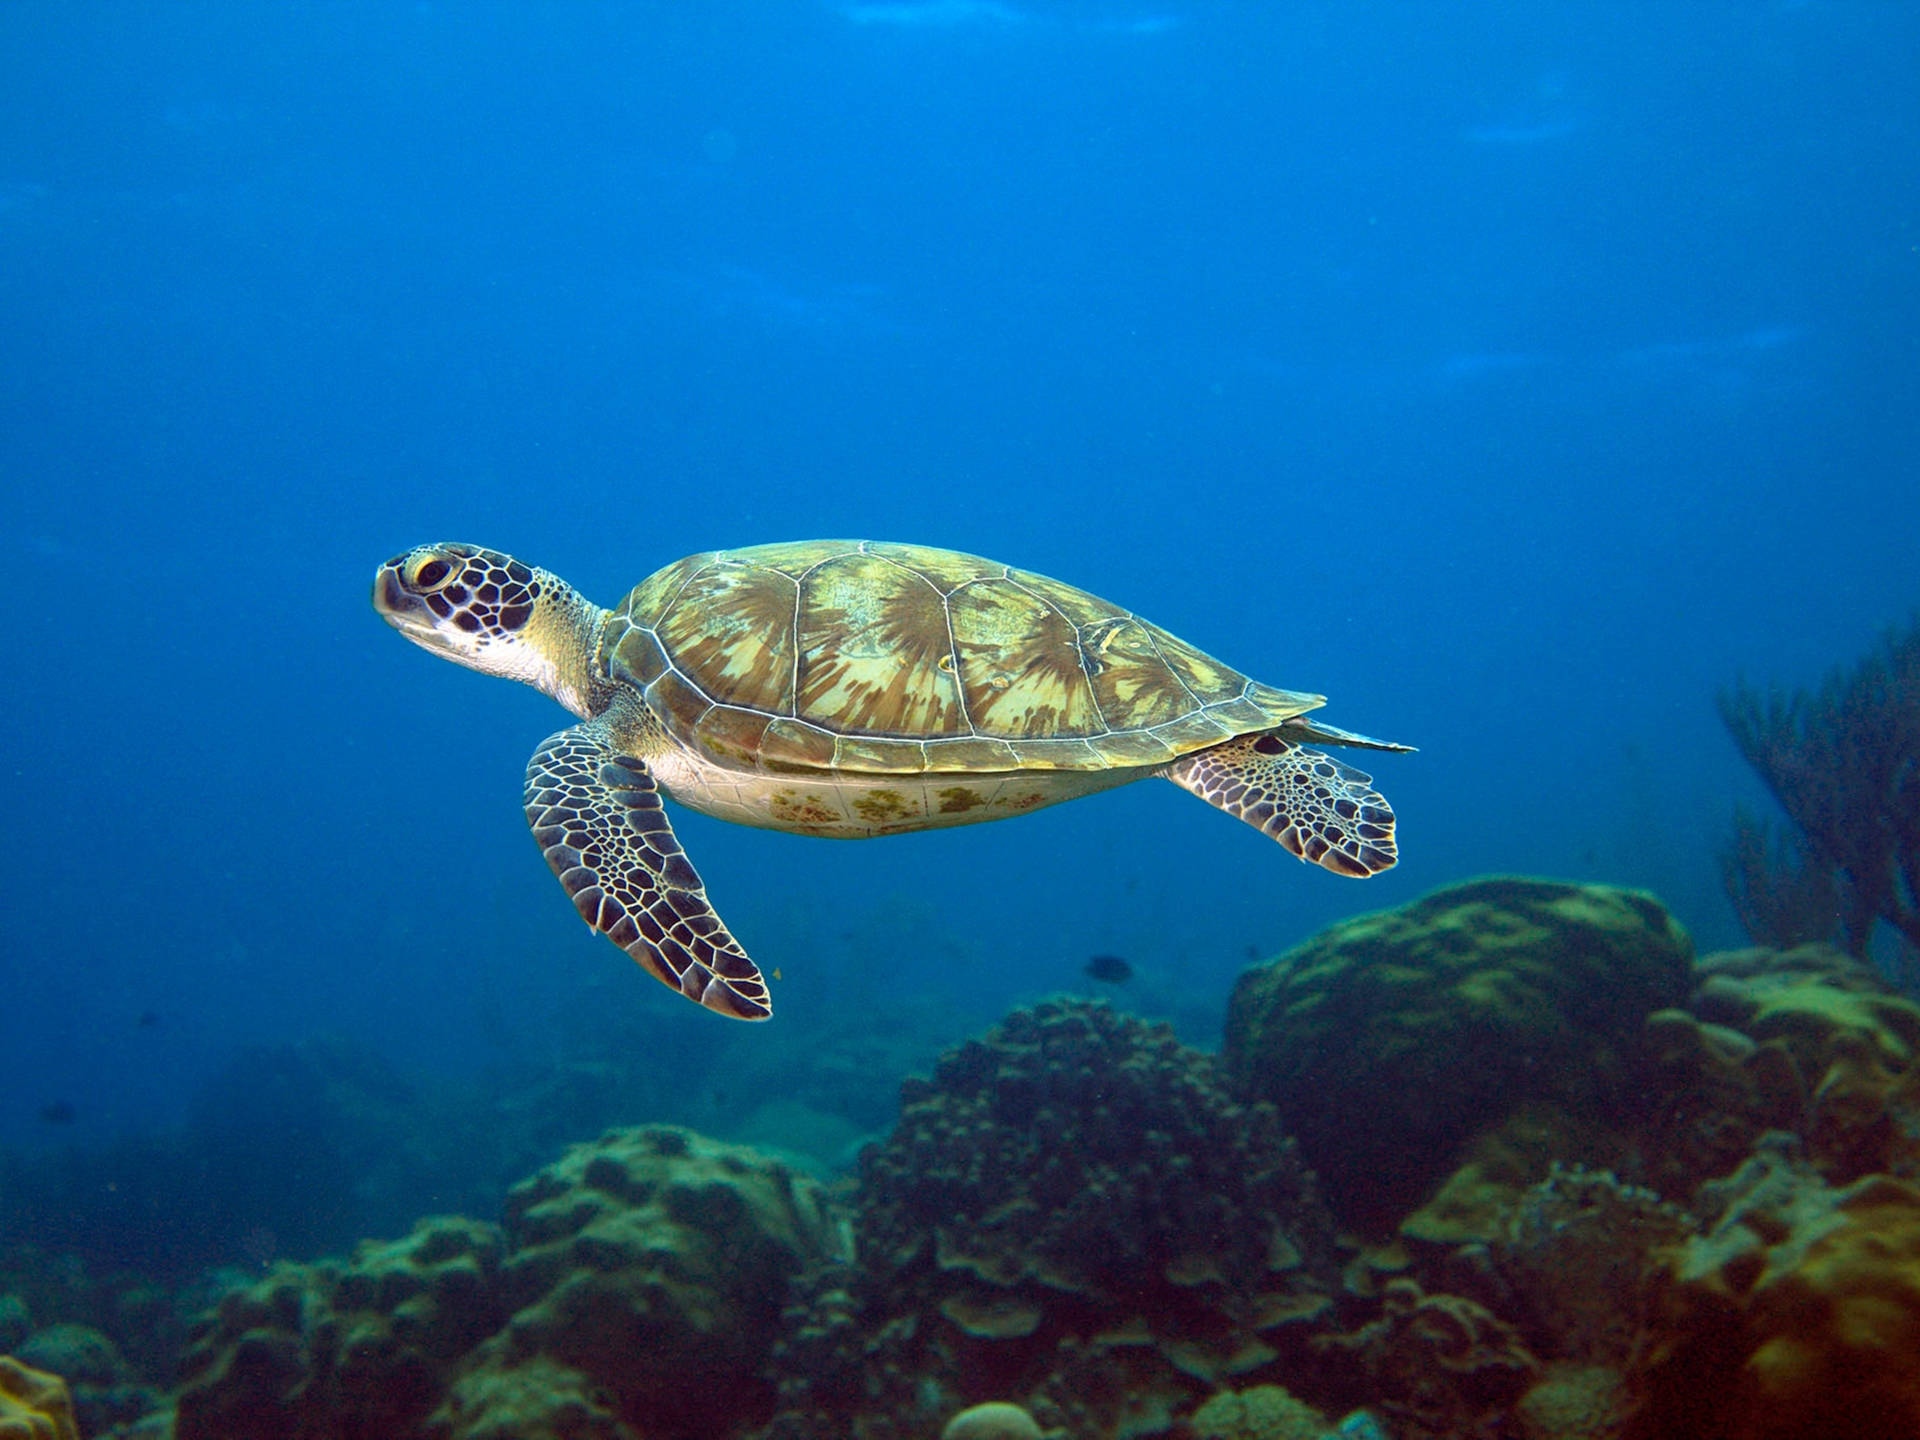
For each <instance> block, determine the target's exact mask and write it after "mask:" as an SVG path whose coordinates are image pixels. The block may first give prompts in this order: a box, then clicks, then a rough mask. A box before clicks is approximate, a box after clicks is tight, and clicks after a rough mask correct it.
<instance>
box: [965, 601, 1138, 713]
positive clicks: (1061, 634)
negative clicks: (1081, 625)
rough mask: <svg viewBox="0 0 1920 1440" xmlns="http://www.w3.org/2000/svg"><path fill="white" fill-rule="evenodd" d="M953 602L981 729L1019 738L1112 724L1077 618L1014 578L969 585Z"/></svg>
mask: <svg viewBox="0 0 1920 1440" xmlns="http://www.w3.org/2000/svg"><path fill="white" fill-rule="evenodd" d="M947 605H948V609H949V610H950V611H951V613H952V616H953V633H954V638H955V649H956V650H957V651H958V652H959V660H960V674H961V676H962V677H963V678H964V680H965V682H966V693H967V714H968V716H969V717H970V718H971V719H972V721H973V728H974V731H975V732H976V733H977V734H982V735H994V736H999V737H1002V738H1005V739H1009V740H1012V739H1016V738H1021V737H1028V736H1043V735H1096V734H1100V733H1102V732H1104V731H1105V730H1106V728H1107V725H1106V721H1105V719H1104V718H1103V717H1102V715H1101V713H1100V705H1099V702H1098V700H1097V699H1096V698H1095V695H1094V689H1093V686H1092V684H1091V683H1089V681H1088V679H1087V672H1086V667H1085V666H1084V665H1083V664H1082V663H1081V659H1080V644H1079V640H1078V637H1077V634H1076V632H1075V630H1074V626H1073V622H1072V621H1070V620H1069V619H1067V617H1066V616H1065V615H1063V614H1061V613H1060V611H1059V609H1058V608H1056V607H1055V606H1052V605H1049V604H1047V603H1046V602H1045V601H1043V600H1042V599H1040V598H1039V597H1038V596H1036V595H1034V594H1032V593H1031V592H1029V591H1028V590H1026V589H1025V588H1024V587H1021V586H1017V585H1014V584H1011V583H1009V582H1007V581H1000V582H997V583H980V584H974V585H968V586H966V587H965V588H964V589H961V590H958V591H956V592H955V593H954V594H953V595H952V596H951V597H949V599H948V601H947Z"/></svg>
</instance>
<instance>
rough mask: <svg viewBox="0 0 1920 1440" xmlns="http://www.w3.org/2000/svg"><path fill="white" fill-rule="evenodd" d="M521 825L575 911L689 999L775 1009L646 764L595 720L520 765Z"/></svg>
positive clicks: (748, 1016)
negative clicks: (623, 750)
mask: <svg viewBox="0 0 1920 1440" xmlns="http://www.w3.org/2000/svg"><path fill="white" fill-rule="evenodd" d="M526 799H527V823H528V824H529V825H531V826H532V827H533V838H534V839H536V840H538V841H539V842H540V850H541V852H542V853H543V854H544V855H545V856H546V857H547V864H548V865H550V866H552V867H553V873H554V874H555V875H558V876H559V877H560V883H561V884H562V885H563V886H565V887H566V891H567V894H568V896H569V897H571V898H572V900H573V903H574V907H575V908H576V909H578V910H579V912H580V914H581V917H582V918H583V919H585V920H586V922H587V923H588V924H589V925H591V926H592V927H593V928H594V929H596V930H598V931H599V932H600V933H601V934H603V935H605V936H606V937H607V938H608V939H610V940H612V941H613V943H614V944H616V945H618V946H619V947H620V948H621V949H622V950H625V951H626V952H627V953H628V954H629V955H631V956H632V957H633V958H634V959H635V960H638V961H639V962H640V964H641V966H642V968H644V969H645V970H646V972H647V973H648V974H649V975H651V976H653V977H654V978H655V979H656V980H658V981H660V983H661V984H663V985H670V986H672V987H673V988H674V989H675V990H677V991H679V992H680V993H681V994H682V995H684V996H686V997H687V998H688V999H689V1000H693V1001H696V1002H698V1003H699V1004H701V1005H704V1006H706V1007H707V1008H708V1009H709V1010H713V1011H717V1012H718V1013H720V1014H722V1015H730V1016H732V1017H733V1018H734V1019H736V1020H765V1019H767V1018H768V1017H769V1016H771V1015H772V1014H773V1004H772V999H771V997H770V996H769V995H768V994H767V985H766V981H765V980H764V979H763V978H762V977H761V974H760V969H759V967H758V966H756V965H755V964H754V963H753V961H751V960H749V959H748V958H747V953H746V951H744V950H742V949H741V948H740V945H739V942H737V941H736V940H735V939H734V938H733V936H731V935H730V934H728V933H727V927H726V926H725V925H723V924H721V923H720V917H719V916H718V915H716V914H714V913H713V906H712V905H710V904H708V903H707V891H706V887H705V886H704V885H702V884H701V883H700V877H699V875H697V874H695V873H694V869H693V866H692V864H690V863H689V862H688V860H687V857H686V854H685V852H684V851H682V850H681V848H680V842H679V840H677V839H676V838H675V837H674V833H673V827H672V826H671V825H670V824H669V823H668V822H667V814H666V811H665V810H664V809H663V808H662V807H661V803H660V791H659V788H658V787H657V786H656V785H655V784H654V783H653V776H652V775H651V774H650V773H649V772H648V770H647V767H646V765H645V764H644V763H643V762H641V761H639V760H636V759H635V758H633V757H632V756H631V755H622V754H620V753H619V752H618V750H616V749H615V747H614V745H613V744H612V742H611V740H610V739H609V738H608V734H607V730H606V727H605V726H604V725H603V724H602V723H601V722H600V721H597V720H589V721H588V722H587V723H586V724H584V725H576V726H574V727H573V728H572V729H571V730H562V731H561V732H560V733H559V734H558V735H555V736H553V737H552V738H551V739H549V740H548V741H547V742H546V744H544V745H542V746H541V747H540V748H539V749H538V750H536V751H534V752H533V759H532V760H531V761H529V762H528V764H527V795H526Z"/></svg>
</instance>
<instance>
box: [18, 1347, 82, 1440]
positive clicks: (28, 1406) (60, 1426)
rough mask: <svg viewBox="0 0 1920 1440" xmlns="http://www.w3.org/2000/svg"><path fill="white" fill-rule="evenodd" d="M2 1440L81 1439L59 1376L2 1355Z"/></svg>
mask: <svg viewBox="0 0 1920 1440" xmlns="http://www.w3.org/2000/svg"><path fill="white" fill-rule="evenodd" d="M0 1440H80V1431H79V1429H78V1427H77V1426H75V1424H74V1420H73V1407H72V1405H71V1404H70V1403H69V1402H68V1399H67V1387H66V1385H65V1384H64V1383H62V1381H61V1379H60V1377H59V1376H58V1375H44V1374H42V1373H41V1372H40V1371H38V1370H34V1369H32V1368H30V1367H29V1366H26V1365H22V1364H21V1363H20V1362H19V1361H18V1360H15V1359H14V1358H13V1357H11V1356H9V1355H0Z"/></svg>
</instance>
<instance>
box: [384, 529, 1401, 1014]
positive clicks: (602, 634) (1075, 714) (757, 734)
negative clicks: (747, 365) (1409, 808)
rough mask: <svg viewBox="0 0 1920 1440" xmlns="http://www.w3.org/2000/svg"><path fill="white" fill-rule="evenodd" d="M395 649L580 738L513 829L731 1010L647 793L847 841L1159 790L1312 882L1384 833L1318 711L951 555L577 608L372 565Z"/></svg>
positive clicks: (894, 551) (694, 897) (466, 560)
mask: <svg viewBox="0 0 1920 1440" xmlns="http://www.w3.org/2000/svg"><path fill="white" fill-rule="evenodd" d="M373 599H374V606H375V608H376V609H377V610H378V611H379V612H380V614H381V615H382V617H383V618H385V619H386V620H387V621H388V623H389V624H391V625H393V626H394V628H395V629H397V630H399V631H400V632H401V633H402V634H403V635H405V636H406V637H407V638H408V639H409V640H412V641H413V642H414V643H416V644H418V645H420V646H422V647H423V648H425V649H428V650H432V651H433V652H434V653H436V654H438V655H441V656H443V657H444V658H446V659H449V660H453V661H454V662H456V663H458V664H461V665H465V666H467V667H468V668H470V669H474V670H480V671H483V672H486V673H488V674H494V675H502V676H506V677H508V678H511V679H516V680H521V681H523V682H525V683H527V684H531V685H533V686H535V687H536V688H538V689H540V690H543V691H545V692H546V693H547V694H549V695H551V696H553V697H554V698H555V699H557V700H559V701H560V703H561V704H563V705H565V706H566V707H567V708H568V709H570V710H572V711H573V712H574V713H575V714H576V715H578V716H580V719H581V723H579V724H578V725H575V726H573V727H571V728H569V729H566V730H563V731H561V732H560V733H558V734H556V735H554V736H552V737H551V738H549V739H548V740H547V741H546V743H544V744H543V745H541V746H540V748H539V749H538V750H536V751H535V752H534V756H533V759H532V760H531V761H530V762H529V764H528V767H527V775H526V785H525V796H524V799H525V806H526V814H527V821H528V824H529V825H530V826H531V827H532V829H533V833H534V837H535V839H536V840H537V841H538V842H539V844H540V847H541V851H542V853H543V854H544V855H545V856H546V859H547V862H548V864H549V865H550V866H551V867H552V868H553V871H554V873H555V875H556V876H558V878H559V880H560V882H561V885H562V886H563V887H564V888H565V890H566V892H567V894H568V896H569V897H570V898H571V899H572V900H573V903H574V906H575V908H576V909H577V910H578V911H579V913H580V915H581V916H582V918H583V919H585V920H586V921H587V923H588V924H589V925H591V926H593V927H594V928H595V929H597V930H599V931H601V932H602V933H604V934H605V935H607V936H608V938H610V939H611V940H613V941H614V943H615V944H617V945H619V946H620V947H621V948H622V949H624V950H626V951H627V953H628V954H629V955H631V956H632V957H633V958H634V959H635V960H637V961H638V962H639V963H640V964H641V965H642V967H643V968H645V969H646V970H647V971H648V973H649V974H651V975H653V976H654V977H655V978H656V979H658V980H660V981H661V982H662V983H663V984H666V985H669V986H671V987H672V988H674V989H675V990H677V991H679V992H680V993H681V994H683V995H685V996H687V997H688V998H689V999H692V1000H694V1001H696V1002H698V1003H700V1004H702V1005H705V1006H706V1007H707V1008H709V1009H711V1010H714V1011H716V1012H717V1013H719V1014H722V1015H728V1016H732V1017H734V1018H737V1019H743V1020H764V1019H767V1018H768V1017H770V1016H771V1014H772V1002H771V996H770V995H769V994H768V990H767V985H766V980H765V977H764V976H763V975H762V974H761V972H760V970H759V967H758V966H756V965H755V964H754V963H753V961H752V960H750V959H749V958H748V957H747V954H746V952H745V951H744V950H743V949H742V948H741V946H740V944H739V942H738V941H737V940H735V939H734V937H733V936H732V934H730V933H729V932H728V930H727V928H726V926H725V925H724V924H723V923H722V922H721V920H720V918H719V916H718V915H717V914H716V913H715V912H714V909H713V907H712V905H711V903H710V902H709V900H708V898H707V894H706V888H705V886H704V885H703V884H702V882H701V880H700V877H699V875H698V874H697V873H696V872H695V871H694V869H693V866H692V865H691V864H690V863H689V862H688V860H687V858H686V856H685V854H684V853H683V852H682V850H681V848H680V844H679V841H678V840H677V839H676V838H675V836H674V833H673V829H672V826H671V823H670V822H669V820H668V818H667V815H666V811H665V809H664V807H663V806H662V804H661V795H662V793H663V792H664V794H665V795H667V796H668V797H670V798H672V799H673V800H675V801H676V802H678V803H680V804H683V805H685V806H687V807H688V808H689V809H693V810H698V811H700V812H702V813H704V814H707V815H711V816H714V817H715V818H717V819H721V820H730V821H733V822H736V823H738V824H743V825H752V826H757V827H760V828H763V829H772V830H786V831H791V832H793V833H796V834H803V835H815V836H825V837H832V838H841V839H859V838H866V837H870V836H877V835H888V834H897V833H901V832H904V831H910V830H925V829H933V828H938V827H945V826H951V825H969V824H978V823H980V822H982V821H986V820H1000V819H1006V818H1010V817H1013V816H1017V815H1024V814H1027V813H1029V812H1031V811H1033V810H1038V809H1041V808H1043V807H1045V806H1048V805H1055V804H1058V803H1060V802H1061V801H1063V800H1072V799H1077V798H1078V797H1080V796H1082V795H1091V794H1094V793H1095V792H1097V791H1101V790H1109V789H1112V788H1114V787H1115V786H1119V785H1125V784H1129V783H1131V782H1132V781H1134V780H1139V779H1144V778H1146V777H1148V776H1163V777H1165V778H1166V779H1169V780H1172V781H1173V782H1174V783H1175V784H1177V785H1179V786H1181V787H1182V788H1183V789H1186V790H1188V791H1190V792H1192V793H1193V794H1195V795H1198V796H1200V797H1201V798H1202V799H1204V800H1206V801H1208V802H1209V803H1210V804H1213V805H1215V806H1218V807H1219V808H1220V809H1222V810H1225V811H1226V812H1227V813H1228V814H1231V815H1233V816H1235V817H1237V818H1238V819H1241V820H1244V821H1245V822H1247V823H1248V824H1250V825H1253V826H1254V827H1255V828H1257V829H1259V830H1260V831H1262V832H1263V833H1265V834H1267V835H1269V836H1271V837H1272V838H1274V839H1275V840H1278V841H1279V842H1280V843H1281V844H1282V845H1283V846H1285V847H1286V848H1287V849H1288V850H1289V851H1291V852H1292V853H1293V854H1294V855H1296V856H1298V857H1300V858H1301V859H1303V860H1310V861H1313V862H1315V863H1317V864H1319V865H1321V866H1322V867H1324V868H1325V869H1328V870H1331V871H1333V872H1334V873H1336V874H1341V875H1349V876H1366V875H1372V874H1377V873H1378V872H1379V871H1381V870H1385V869H1387V868H1388V867H1390V866H1391V865H1393V864H1394V863H1395V861H1396V860H1397V859H1398V854H1399V852H1398V848H1397V844H1396V840H1395V835H1394V817H1393V811H1392V809H1391V808H1390V807H1389V806H1388V805H1387V802H1386V801H1385V800H1384V799H1383V798H1382V797H1381V796H1380V795H1379V793H1378V792H1377V791H1375V790H1374V789H1373V788H1372V780H1371V778H1370V777H1369V776H1367V775H1365V774H1363V773H1362V772H1360V771H1358V770H1355V769H1352V768H1351V767H1349V766H1347V765H1344V764H1342V763H1340V762H1339V761H1337V760H1335V759H1333V758H1332V757H1331V756H1328V755H1326V754H1324V753H1322V752H1321V751H1319V750H1317V749H1314V748H1312V745H1313V744H1314V743H1322V744H1334V745H1349V746H1358V747H1361V748H1366V749H1376V750H1396V751H1403V750H1407V749H1409V748H1410V747H1408V746H1404V745H1397V744H1393V743H1390V742H1386V741H1380V740H1373V739H1369V738H1368V737H1366V736H1364V735H1357V734H1354V733H1352V732H1350V731H1345V730H1340V729H1336V728H1335V727H1333V726H1330V725H1325V724H1319V723H1315V722H1313V721H1311V720H1308V719H1306V718H1305V715H1306V712H1307V711H1309V710H1312V709H1315V708H1317V707H1318V706H1319V705H1320V704H1321V703H1322V700H1321V697H1320V696H1318V695H1312V694H1307V693H1304V692H1296V691H1286V690H1280V689H1277V688H1274V687H1272V686H1267V685H1263V684H1261V683H1259V682H1257V681H1253V680H1249V679H1247V678H1246V677H1245V676H1243V675H1241V674H1239V672H1237V671H1234V670H1232V669H1231V668H1229V667H1227V666H1225V665H1223V664H1222V663H1221V662H1219V661H1218V660H1215V659H1213V658H1212V657H1211V656H1209V655H1206V654H1205V653H1204V652H1202V651H1199V650H1196V649H1195V648H1194V647H1192V646H1190V645H1187V644H1186V643H1185V642H1183V641H1181V640H1179V639H1177V638H1176V637H1174V636H1172V635H1169V634H1168V633H1167V632H1165V631H1163V630H1160V629H1159V628H1158V627H1156V626H1153V625H1152V624H1150V623H1149V622H1147V621H1145V620H1142V619H1140V618H1139V617H1137V616H1135V615H1133V614H1131V613H1130V612H1127V611H1124V610H1121V609H1119V608H1118V607H1116V606H1113V605H1111V604H1109V603H1108V602H1106V601H1103V600H1100V599H1098V598H1096V597H1094V596H1091V595H1088V594H1087V593H1086V592H1084V591H1080V590H1076V589H1074V588H1073V587H1071V586H1067V585H1063V584H1061V583H1060V582H1058V581H1054V580H1049V579H1047V578H1046V577H1044V576H1040V575H1035V574H1033V573H1031V572H1027V571H1021V570H1015V569H1013V568H1012V567H1009V566H1004V565H999V564H997V563H995V562H992V561H987V560H982V559H980V558H978V557H976V556H971V555H962V554H958V553H955V552H951V551H944V550H935V549H931V548H929V547H923V546H909V545H890V544H882V543H878V542H872V541H800V542H795V543H792V544H785V545H765V546H756V547H752V548H750V549H745V550H735V551H715V552H710V553H708V554H703V555H694V556H689V557H688V558H687V559H685V560H681V561H679V562H677V563H676V564H674V565H670V566H668V567H667V568H666V569H664V570H661V571H658V572H656V573H655V574H654V575H652V576H650V577H649V578H648V579H647V580H645V581H643V582H642V583H641V584H640V585H639V586H637V587H636V588H635V589H634V590H633V591H632V592H631V593H630V594H629V595H628V596H627V598H626V599H625V601H623V602H622V603H621V604H620V605H619V606H617V607H615V608H614V609H612V610H606V609H602V608H600V607H599V606H596V605H593V604H591V603H590V602H588V601H587V600H585V599H584V598H583V597H582V596H581V595H580V594H579V593H578V592H577V591H575V590H574V589H573V588H572V587H571V586H569V585H567V584H566V582H564V581H562V580H560V579H559V578H558V577H557V576H555V575H553V574H551V573H550V572H548V571H544V570H539V569H536V568H534V567H532V566H529V565H525V564H523V563H521V562H520V561H517V560H514V559H512V558H511V557H509V556H506V555H503V554H501V553H499V552H497V551H492V550H485V549H481V548H479V547H477V546H470V545H457V544H439V545H423V546H418V547H416V548H415V549H413V550H410V551H407V552H406V553H405V554H403V555H399V556H396V557H395V558H394V559H392V560H390V561H388V562H387V563H386V564H385V565H383V566H381V567H380V569H379V571H378V572H377V574H376V576H375V579H374V591H373Z"/></svg>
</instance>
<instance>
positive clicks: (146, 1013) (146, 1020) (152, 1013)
mask: <svg viewBox="0 0 1920 1440" xmlns="http://www.w3.org/2000/svg"><path fill="white" fill-rule="evenodd" d="M133 1023H134V1024H135V1025H138V1026H139V1027H140V1028H141V1029H142V1030H151V1029H153V1028H154V1027H155V1026H157V1025H158V1024H159V1023H160V1012H159V1011H158V1010H142V1011H141V1012H140V1018H139V1019H138V1020H136V1021H134V1022H133Z"/></svg>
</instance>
